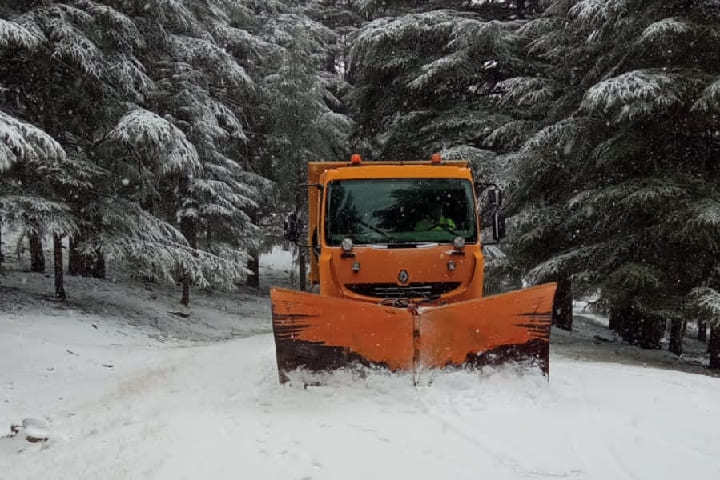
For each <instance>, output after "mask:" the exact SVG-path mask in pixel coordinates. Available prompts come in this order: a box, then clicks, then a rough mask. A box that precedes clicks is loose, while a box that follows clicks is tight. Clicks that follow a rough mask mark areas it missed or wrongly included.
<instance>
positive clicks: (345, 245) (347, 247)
mask: <svg viewBox="0 0 720 480" xmlns="http://www.w3.org/2000/svg"><path fill="white" fill-rule="evenodd" d="M340 246H341V247H342V249H343V252H345V253H350V252H351V251H352V247H353V245H352V238H349V237H345V238H343V241H342V243H341V244H340Z"/></svg>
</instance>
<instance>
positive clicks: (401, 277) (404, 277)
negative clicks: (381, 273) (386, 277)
mask: <svg viewBox="0 0 720 480" xmlns="http://www.w3.org/2000/svg"><path fill="white" fill-rule="evenodd" d="M408 280H410V275H408V272H407V270H400V273H398V282H400V284H401V285H405V284H407V283H408Z"/></svg>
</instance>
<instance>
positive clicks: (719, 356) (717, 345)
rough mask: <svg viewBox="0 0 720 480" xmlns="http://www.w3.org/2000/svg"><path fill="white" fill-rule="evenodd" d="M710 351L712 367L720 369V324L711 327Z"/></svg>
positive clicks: (712, 368)
mask: <svg viewBox="0 0 720 480" xmlns="http://www.w3.org/2000/svg"><path fill="white" fill-rule="evenodd" d="M708 352H709V353H710V369H711V370H720V326H713V327H710V340H709V341H708Z"/></svg>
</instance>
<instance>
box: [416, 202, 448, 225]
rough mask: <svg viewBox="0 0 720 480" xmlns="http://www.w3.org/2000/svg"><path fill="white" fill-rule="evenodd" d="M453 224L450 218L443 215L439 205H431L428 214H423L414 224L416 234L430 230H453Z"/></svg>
mask: <svg viewBox="0 0 720 480" xmlns="http://www.w3.org/2000/svg"><path fill="white" fill-rule="evenodd" d="M455 228H456V226H455V222H454V221H453V219H452V218H449V217H446V216H445V215H443V207H442V204H441V203H433V204H432V205H431V207H430V210H429V212H425V215H424V216H423V218H422V219H421V220H420V221H419V222H417V223H416V224H415V231H416V232H428V231H431V230H446V231H447V230H450V231H452V230H455Z"/></svg>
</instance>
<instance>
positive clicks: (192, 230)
mask: <svg viewBox="0 0 720 480" xmlns="http://www.w3.org/2000/svg"><path fill="white" fill-rule="evenodd" d="M179 187H180V188H179V192H180V196H181V197H182V196H184V195H187V194H188V191H189V188H190V181H189V179H188V178H186V177H182V178H180V182H179ZM180 231H181V232H182V234H183V236H184V237H185V240H187V241H188V243H189V244H190V248H192V249H193V250H195V249H196V248H197V226H196V225H195V218H194V217H192V216H189V215H183V216H182V217H181V218H180ZM191 283H192V275H191V272H190V268H189V265H183V280H182V298H181V299H180V303H182V304H183V305H185V306H188V305H190V285H191Z"/></svg>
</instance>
